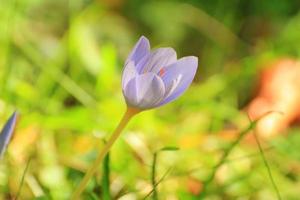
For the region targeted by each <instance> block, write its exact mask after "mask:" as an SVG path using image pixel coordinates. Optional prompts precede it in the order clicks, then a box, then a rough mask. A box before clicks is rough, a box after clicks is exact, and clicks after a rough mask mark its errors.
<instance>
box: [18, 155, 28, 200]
mask: <svg viewBox="0 0 300 200" xmlns="http://www.w3.org/2000/svg"><path fill="white" fill-rule="evenodd" d="M30 161H31V157H30V158H29V160H28V162H27V164H26V167H25V170H24V172H23V175H22V178H21V183H20V186H19V189H18V192H17V195H16V198H15V200H17V199H18V198H19V196H20V194H21V190H22V187H23V184H24V180H25V175H26V172H27V170H28V168H29V164H30Z"/></svg>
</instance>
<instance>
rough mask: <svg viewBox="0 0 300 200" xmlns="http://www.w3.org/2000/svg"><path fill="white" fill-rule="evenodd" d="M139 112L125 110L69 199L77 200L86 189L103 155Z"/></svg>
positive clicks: (131, 109) (130, 109)
mask: <svg viewBox="0 0 300 200" xmlns="http://www.w3.org/2000/svg"><path fill="white" fill-rule="evenodd" d="M139 112H140V111H139V110H136V109H133V108H127V110H126V112H125V114H124V116H123V118H122V120H121V121H120V123H119V125H118V126H117V128H116V130H115V131H114V132H113V134H112V136H111V137H110V138H109V140H108V141H107V143H106V144H105V146H104V148H103V149H102V151H100V153H99V154H98V157H97V158H96V160H95V162H94V163H93V165H92V166H91V167H90V168H89V169H88V171H87V172H86V174H85V176H84V177H83V179H82V181H81V183H80V184H79V186H78V188H77V189H76V190H75V192H74V193H73V195H72V197H71V199H73V200H76V199H79V197H80V195H81V193H82V192H83V191H84V189H85V188H86V186H87V184H88V182H89V180H90V179H91V178H92V176H93V175H94V173H95V172H96V170H97V168H98V167H99V165H100V163H101V161H102V160H103V158H104V157H105V155H106V154H107V153H108V152H109V150H110V148H111V147H112V145H113V144H114V143H115V141H116V140H117V139H118V137H119V136H120V134H121V132H122V130H123V129H124V128H125V127H126V125H127V124H128V122H129V121H130V119H131V118H132V117H133V116H134V115H136V114H137V113H139Z"/></svg>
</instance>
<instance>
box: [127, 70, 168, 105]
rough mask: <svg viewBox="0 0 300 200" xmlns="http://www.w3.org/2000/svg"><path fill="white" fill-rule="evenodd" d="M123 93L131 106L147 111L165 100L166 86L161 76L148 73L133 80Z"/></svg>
mask: <svg viewBox="0 0 300 200" xmlns="http://www.w3.org/2000/svg"><path fill="white" fill-rule="evenodd" d="M123 93H124V96H125V99H126V102H127V104H128V105H129V106H132V107H135V108H139V109H142V110H145V109H149V108H153V107H156V106H157V105H158V104H159V103H160V101H161V100H162V99H163V98H164V93H165V86H164V83H163V81H162V79H161V78H160V77H159V76H157V75H156V74H154V73H146V74H142V75H138V76H136V77H135V78H133V79H131V80H130V81H129V82H128V84H127V85H126V88H125V90H124V91H123Z"/></svg>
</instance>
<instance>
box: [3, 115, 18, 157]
mask: <svg viewBox="0 0 300 200" xmlns="http://www.w3.org/2000/svg"><path fill="white" fill-rule="evenodd" d="M16 121H17V112H14V113H13V114H12V116H11V117H10V118H9V119H8V121H7V122H6V124H5V125H4V127H3V129H2V131H1V134H0V158H1V157H2V155H3V153H4V152H5V150H6V147H7V145H8V143H9V141H10V139H11V136H12V134H13V132H14V129H15V125H16Z"/></svg>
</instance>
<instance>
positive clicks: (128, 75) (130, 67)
mask: <svg viewBox="0 0 300 200" xmlns="http://www.w3.org/2000/svg"><path fill="white" fill-rule="evenodd" d="M136 75H138V74H137V71H136V68H135V65H134V63H133V61H129V62H128V63H126V65H125V67H124V71H123V76H122V89H123V90H124V89H125V87H126V85H127V83H128V82H129V81H130V80H131V79H133V78H134V77H135V76H136Z"/></svg>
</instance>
